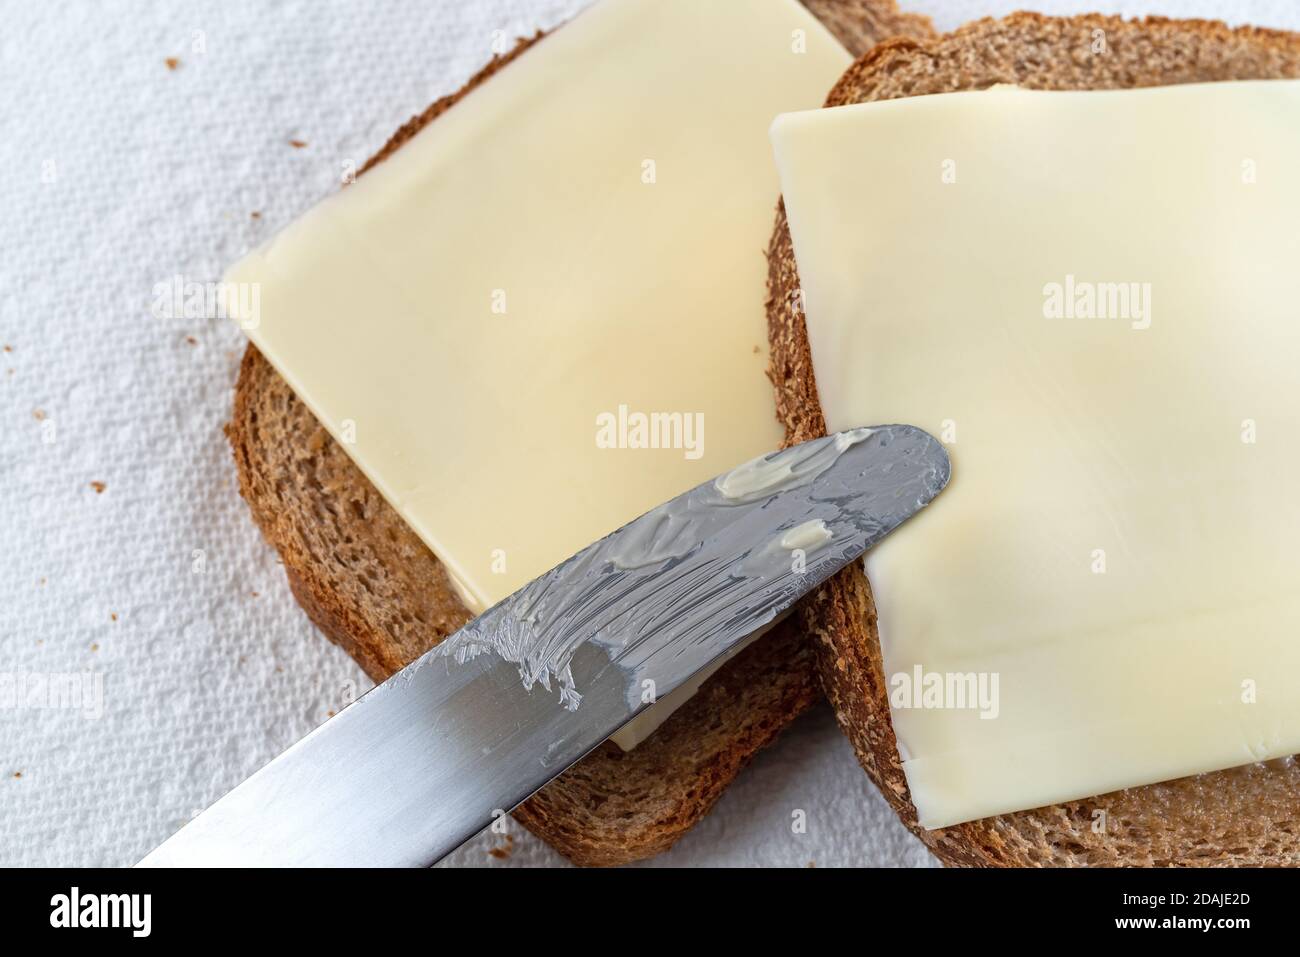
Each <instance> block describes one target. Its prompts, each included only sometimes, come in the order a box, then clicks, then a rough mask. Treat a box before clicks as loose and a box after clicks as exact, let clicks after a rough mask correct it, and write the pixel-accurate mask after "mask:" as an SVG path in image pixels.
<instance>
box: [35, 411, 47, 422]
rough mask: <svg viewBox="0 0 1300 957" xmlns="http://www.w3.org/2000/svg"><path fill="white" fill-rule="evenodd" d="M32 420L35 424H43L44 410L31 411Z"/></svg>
mask: <svg viewBox="0 0 1300 957" xmlns="http://www.w3.org/2000/svg"><path fill="white" fill-rule="evenodd" d="M32 418H33V419H35V420H36V421H37V422H44V421H45V410H44V409H32Z"/></svg>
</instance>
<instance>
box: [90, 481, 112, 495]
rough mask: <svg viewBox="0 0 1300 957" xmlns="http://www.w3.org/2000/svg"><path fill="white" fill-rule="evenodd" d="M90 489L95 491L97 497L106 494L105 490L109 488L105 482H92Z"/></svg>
mask: <svg viewBox="0 0 1300 957" xmlns="http://www.w3.org/2000/svg"><path fill="white" fill-rule="evenodd" d="M90 487H91V488H93V489H94V490H95V494H96V495H102V494H104V489H106V488H108V486H107V485H105V484H104V483H103V482H91V483H90Z"/></svg>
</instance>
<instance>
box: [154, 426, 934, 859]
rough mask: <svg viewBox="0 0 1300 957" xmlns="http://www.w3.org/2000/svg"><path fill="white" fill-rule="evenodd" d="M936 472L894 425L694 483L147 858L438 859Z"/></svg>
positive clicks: (881, 529) (787, 602)
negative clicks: (686, 490) (692, 487)
mask: <svg viewBox="0 0 1300 957" xmlns="http://www.w3.org/2000/svg"><path fill="white" fill-rule="evenodd" d="M948 476H949V462H948V456H947V453H946V452H945V451H944V449H943V447H942V446H941V445H940V444H939V443H938V442H937V441H935V440H934V439H933V438H932V437H931V436H929V435H927V434H926V433H925V432H922V431H921V430H919V429H916V428H912V427H911V426H903V425H888V426H881V427H878V428H864V429H855V430H853V431H850V432H841V433H838V434H836V435H832V436H829V437H827V438H822V439H815V440H813V441H811V442H805V443H803V444H802V445H797V446H794V447H792V448H789V449H785V450H783V451H780V452H775V453H772V454H771V455H767V456H764V457H762V458H759V459H755V460H754V461H752V462H749V463H747V464H745V465H742V466H740V467H739V468H737V469H734V470H732V471H731V472H728V473H726V474H724V475H721V476H719V477H718V478H717V479H714V480H713V481H711V482H706V483H705V484H703V485H700V486H698V487H696V488H694V489H692V490H691V491H689V492H686V493H684V494H682V495H680V496H678V497H677V498H675V499H672V500H671V501H669V502H666V503H665V504H663V505H661V506H659V507H658V508H656V509H654V510H652V511H650V512H647V513H646V514H645V515H642V516H641V517H640V518H638V519H636V520H634V521H632V522H630V523H629V524H627V525H625V526H623V527H622V528H620V529H619V530H618V531H616V532H614V533H613V534H611V535H609V536H607V537H605V538H603V539H601V540H600V541H598V542H596V543H595V544H593V545H590V546H588V547H587V548H585V549H583V550H582V551H581V552H579V553H578V554H577V555H574V556H573V557H572V558H570V559H569V560H568V561H566V562H564V563H563V564H561V565H558V566H557V567H555V568H553V569H552V570H551V571H549V572H547V573H546V574H544V575H542V576H541V577H540V578H538V579H536V580H535V581H533V582H530V583H529V584H528V585H526V586H524V587H523V588H522V589H520V590H519V591H517V592H515V593H514V594H513V595H511V596H509V597H508V598H506V599H505V600H504V601H502V602H500V603H499V604H497V605H494V606H493V607H492V608H490V609H488V610H487V611H486V612H484V613H483V614H482V615H480V616H479V617H478V618H476V619H474V620H473V621H471V622H470V623H469V624H468V625H466V626H465V627H464V628H462V629H461V630H460V631H458V632H456V633H455V634H454V635H452V636H450V637H449V638H447V639H446V640H445V641H443V642H442V644H440V645H439V646H437V647H436V648H434V649H433V650H431V651H429V652H427V653H426V654H425V655H423V656H422V657H421V658H419V659H418V660H416V661H415V662H413V663H412V664H410V665H408V666H407V667H406V668H404V669H403V670H402V671H400V672H398V673H397V674H396V675H394V676H393V677H392V678H390V679H388V680H387V681H385V682H384V683H383V684H381V685H379V686H378V687H376V688H375V689H374V690H372V691H370V692H369V693H368V694H366V695H364V696H363V697H362V698H360V699H359V700H358V701H356V702H355V703H354V704H352V705H351V706H349V707H347V708H345V709H344V710H343V711H341V712H340V713H339V714H338V715H336V716H335V717H334V718H332V719H330V720H329V721H328V722H326V723H325V724H324V725H322V726H321V727H319V728H317V729H316V730H315V731H313V732H312V733H311V734H309V735H307V737H305V738H303V739H302V740H301V741H299V742H298V743H297V744H295V745H294V746H293V747H291V748H289V750H287V751H286V752H284V754H282V755H280V756H279V757H278V758H276V759H275V760H274V761H272V762H271V763H270V764H268V765H267V766H266V767H264V768H262V769H261V770H260V771H258V772H257V773H256V774H254V775H253V776H252V777H250V778H249V779H248V780H246V781H245V782H244V783H242V784H240V785H239V786H238V787H236V788H235V789H234V790H233V791H231V792H230V793H229V794H227V795H226V796H225V797H223V798H221V799H220V800H219V801H217V802H216V803H215V804H213V805H212V807H210V808H208V810H206V811H205V812H203V813H202V814H200V815H199V816H198V817H196V818H195V819H194V820H193V821H191V822H190V823H189V824H187V825H186V826H185V827H184V828H182V829H181V830H180V831H179V832H177V833H176V834H175V835H174V836H173V837H172V838H170V839H169V840H168V841H166V842H165V843H164V844H162V845H161V846H160V847H159V848H157V850H155V851H153V853H151V854H150V855H149V856H148V857H146V858H145V859H144V860H143V861H141V862H140V865H141V866H150V867H168V866H354V865H361V866H402V865H405V866H421V865H428V864H431V863H433V862H435V861H437V860H438V859H439V858H441V857H443V856H444V855H446V854H447V853H449V852H450V851H452V850H454V849H455V848H456V847H457V846H459V845H460V844H461V843H463V842H464V841H465V840H467V839H468V838H470V837H472V836H473V835H474V834H476V833H477V832H478V831H480V830H482V829H483V828H484V827H486V826H487V825H488V824H490V823H491V821H492V819H493V817H494V816H496V815H499V814H502V813H505V812H506V811H509V810H510V809H512V808H513V807H515V806H516V805H518V804H520V803H521V802H523V801H524V800H525V799H527V798H528V797H529V796H530V795H531V794H532V793H533V792H535V791H537V790H538V789H539V788H541V787H542V786H543V785H544V784H546V782H547V781H549V780H550V779H551V778H553V777H555V776H556V775H558V774H560V772H562V771H564V770H565V769H566V768H567V767H569V766H570V765H571V764H573V763H574V762H575V761H577V760H579V759H580V758H582V757H583V756H584V755H585V754H587V753H588V752H589V751H591V750H592V749H593V748H595V747H597V746H598V745H599V744H600V743H601V742H603V741H605V740H606V739H607V738H608V737H609V736H610V735H611V734H613V733H614V732H615V731H617V730H618V729H619V728H620V727H621V726H623V725H624V724H626V723H627V722H628V721H629V720H631V719H632V718H633V717H635V716H636V715H637V714H638V713H639V712H641V711H642V710H644V709H645V708H647V707H649V706H650V705H651V703H652V702H653V701H655V700H656V699H658V698H662V697H663V696H664V695H667V694H668V693H670V692H671V691H672V690H673V689H674V688H677V687H678V686H679V685H681V684H682V682H684V681H686V680H687V679H689V678H690V677H691V676H692V675H694V674H695V673H696V672H698V671H700V670H701V669H702V668H704V667H706V666H707V665H709V664H710V663H711V662H713V661H715V660H716V659H718V658H720V657H721V656H723V655H726V654H727V653H728V652H729V651H731V650H733V649H734V648H735V647H736V646H737V645H738V644H739V643H740V642H741V641H743V640H744V639H745V638H746V637H747V636H749V635H751V634H753V633H754V632H755V631H757V630H758V629H760V628H762V627H763V626H765V625H767V624H768V623H769V622H771V621H772V620H773V619H774V618H775V617H777V616H778V615H779V614H781V613H782V612H783V611H785V610H786V609H787V608H789V607H790V606H791V605H792V604H793V603H794V602H795V601H797V600H798V599H799V598H800V597H801V596H802V595H804V594H805V593H806V592H808V591H810V590H811V589H813V588H814V587H816V586H817V585H818V584H820V583H821V582H823V581H825V580H826V579H827V578H829V577H830V576H831V575H833V574H834V573H835V572H837V571H839V570H840V569H841V568H843V567H845V566H846V565H848V564H849V563H850V562H852V561H854V560H856V559H857V558H859V557H860V556H861V555H862V554H863V552H865V551H866V550H867V549H868V548H870V547H871V546H872V545H874V544H875V543H876V542H878V541H879V540H880V539H881V538H883V537H884V536H885V535H887V534H888V533H889V532H890V531H892V530H893V529H894V528H896V527H897V526H898V525H900V524H901V523H902V522H903V521H905V520H906V519H907V518H909V517H910V516H911V515H913V514H915V513H916V512H917V511H918V510H920V509H921V508H922V507H923V506H925V505H926V504H928V503H929V502H930V501H931V500H932V499H933V498H934V497H935V496H936V495H937V494H938V493H939V492H940V491H941V490H942V489H943V487H944V486H945V485H946V484H947V482H948Z"/></svg>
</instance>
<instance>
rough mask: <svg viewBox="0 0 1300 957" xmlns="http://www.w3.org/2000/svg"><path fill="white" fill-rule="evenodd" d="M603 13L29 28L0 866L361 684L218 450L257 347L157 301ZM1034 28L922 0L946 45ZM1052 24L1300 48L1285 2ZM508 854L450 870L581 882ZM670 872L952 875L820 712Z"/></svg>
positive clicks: (93, 845) (12, 310) (11, 255)
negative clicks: (523, 58)
mask: <svg viewBox="0 0 1300 957" xmlns="http://www.w3.org/2000/svg"><path fill="white" fill-rule="evenodd" d="M583 5H584V4H583V3H582V2H581V0H534V2H527V0H474V2H472V3H471V2H453V0H444V2H427V3H417V2H398V0H389V2H379V3H366V4H358V3H352V2H346V0H335V2H329V3H322V2H315V3H302V2H294V3H284V4H277V5H269V4H264V3H257V2H253V0H238V2H234V0H228V2H224V3H210V4H200V3H177V2H169V3H162V2H155V3H141V2H135V3H125V2H120V3H99V4H92V3H89V2H86V3H65V4H34V3H16V2H14V3H9V4H6V6H5V8H4V10H3V12H4V19H5V24H6V27H5V31H4V33H3V35H0V89H2V90H3V91H4V97H3V99H4V103H3V107H0V110H2V112H0V169H3V170H4V171H5V175H4V176H3V177H0V224H3V233H0V346H2V347H3V352H0V529H2V530H3V531H2V533H0V534H2V538H0V607H3V608H4V609H5V614H4V616H3V618H2V619H0V681H7V682H9V685H8V688H7V689H6V687H5V686H3V685H0V700H3V698H4V697H5V694H4V693H5V692H6V690H7V691H8V692H12V691H14V690H15V688H14V682H18V681H22V682H24V683H25V685H24V687H25V690H26V692H27V695H26V697H25V698H24V700H23V701H22V702H20V706H18V707H3V708H0V865H16V864H25V865H36V864H41V865H125V864H129V863H132V862H133V861H135V860H137V859H138V858H139V857H141V856H142V855H143V854H145V853H146V852H147V851H148V850H149V849H151V848H152V847H153V846H155V845H156V844H157V843H159V842H160V841H161V840H163V839H164V838H165V837H166V836H167V835H169V834H170V833H171V832H172V831H174V830H175V829H176V828H177V827H179V826H180V825H181V824H183V823H184V822H185V821H186V820H187V819H188V818H189V817H190V816H191V815H192V814H193V813H195V812H196V811H197V810H198V809H200V808H202V807H204V806H206V805H207V804H209V803H210V802H211V801H213V800H214V799H216V798H217V797H219V796H220V795H221V794H222V793H224V792H225V791H227V790H229V789H230V788H231V787H233V786H234V785H235V784H237V783H238V782H239V781H240V780H242V779H243V778H244V777H246V776H247V775H248V774H249V773H251V772H252V771H253V770H255V769H256V768H257V767H259V766H260V765H262V764H263V763H265V762H266V761H267V760H269V759H270V758H272V757H273V756H275V755H276V754H277V753H278V752H279V751H281V750H282V749H284V748H285V747H286V746H288V745H289V744H291V743H292V742H293V741H295V740H296V739H298V738H299V737H301V736H302V735H303V734H305V733H306V732H307V731H309V730H311V729H312V728H313V727H315V726H316V725H318V724H319V723H320V722H322V721H323V720H325V719H326V718H327V716H328V715H329V714H330V712H332V711H335V710H337V709H338V708H340V707H342V706H343V704H344V703H345V702H347V701H349V700H352V699H353V698H354V697H355V696H356V695H357V694H359V693H360V692H362V691H364V690H365V689H366V688H368V687H369V682H368V681H367V680H366V679H365V677H364V676H363V675H362V674H361V672H360V670H359V669H357V668H356V666H355V665H353V664H352V662H351V661H350V660H349V659H348V658H347V656H346V655H345V654H343V652H341V651H339V650H338V649H337V648H335V647H334V646H333V645H331V644H329V643H328V642H327V641H326V640H325V639H324V638H323V637H322V636H321V635H319V634H318V633H317V632H316V631H315V629H314V628H313V627H312V626H311V625H310V624H309V623H308V622H307V620H306V618H305V617H304V616H303V614H302V613H301V611H300V610H299V609H298V608H297V606H296V605H295V604H294V602H293V600H292V598H291V597H290V595H289V591H288V588H287V586H286V584H285V581H284V576H283V572H282V570H281V568H280V567H279V566H278V564H277V562H276V559H275V556H274V554H273V552H272V551H271V550H270V549H269V548H268V547H267V546H266V545H265V544H264V543H263V542H262V541H261V539H260V538H259V537H258V534H257V532H256V530H255V529H254V527H253V525H252V522H251V520H250V518H249V516H248V513H247V510H246V508H245V507H244V505H243V502H242V501H241V500H240V499H239V496H238V493H237V491H236V488H235V481H234V469H233V465H232V463H231V460H230V455H229V452H228V449H227V446H226V443H225V440H224V438H223V436H222V434H221V425H222V424H223V422H224V421H225V420H226V418H227V416H228V414H229V409H230V401H231V390H232V387H233V384H234V380H235V372H236V368H237V363H238V357H239V355H240V353H241V352H242V349H243V341H242V339H241V336H240V334H239V332H238V331H237V330H236V329H235V328H233V327H232V326H231V325H229V324H227V323H224V322H220V321H213V320H207V319H183V318H175V319H164V318H158V316H157V315H155V312H154V310H153V309H152V308H151V303H152V301H153V299H154V288H155V285H156V284H158V283H166V282H168V281H170V280H171V278H172V277H173V276H177V275H181V276H184V277H186V278H187V279H199V280H205V279H214V278H216V277H217V276H219V274H220V272H221V271H222V269H223V268H224V266H226V265H227V264H228V263H230V262H232V261H234V260H235V259H236V258H238V257H239V256H240V255H241V254H242V253H244V252H245V251H247V250H248V249H249V248H250V247H251V246H253V245H254V244H255V243H257V242H259V241H260V240H262V239H264V238H265V237H267V236H269V235H271V234H272V233H273V232H274V231H275V230H276V229H277V228H279V227H280V226H282V225H284V224H285V223H287V222H289V221H290V220H291V219H292V218H293V217H294V216H296V215H297V214H299V213H301V212H302V211H303V210H304V209H306V208H308V207H309V206H310V205H311V204H312V203H313V202H315V201H316V200H317V199H319V198H320V197H322V196H324V195H326V194H327V193H329V192H331V191H332V190H334V189H336V188H337V184H338V182H339V179H340V175H341V173H342V172H343V171H344V170H345V169H347V168H349V164H350V167H351V168H355V167H356V166H359V165H360V163H361V162H362V161H364V160H365V159H366V158H367V157H368V156H370V155H371V154H373V153H374V152H375V151H376V150H377V149H378V147H379V146H380V145H381V144H382V143H383V142H384V140H385V139H386V138H387V136H388V135H389V133H391V132H392V131H393V130H394V129H396V128H397V127H398V126H399V125H400V124H401V123H402V122H404V121H405V120H406V119H407V118H408V117H409V116H410V115H411V114H413V113H415V112H418V111H419V110H420V109H422V108H423V107H424V106H425V105H427V104H428V103H429V102H431V101H432V100H433V99H435V98H436V97H438V96H439V95H441V94H443V93H446V92H449V91H451V90H453V89H455V88H456V87H458V86H459V85H460V84H461V83H462V82H463V81H464V79H465V78H466V77H468V76H469V75H470V74H471V73H473V72H474V70H476V69H477V68H478V67H479V66H480V65H481V64H482V63H483V62H484V61H485V60H486V59H487V58H488V57H489V56H490V53H491V44H492V42H493V36H494V31H501V32H502V33H503V34H504V35H506V36H509V37H514V36H516V35H522V34H530V33H531V32H532V31H533V30H534V29H535V28H537V27H539V26H542V27H547V26H552V25H555V24H557V23H559V22H561V21H562V20H563V19H565V18H566V17H568V16H570V15H571V14H572V13H573V12H575V11H576V10H577V9H580V8H581V7H582V6H583ZM1025 5H1026V4H1025V2H1024V0H1005V2H1003V0H951V2H943V0H929V2H915V3H910V4H904V6H907V7H909V8H912V9H917V10H921V11H922V12H926V13H930V14H931V15H933V16H935V17H936V21H937V24H938V26H940V27H941V28H945V29H947V28H951V27H953V26H956V25H957V24H958V23H960V22H962V21H963V20H965V19H969V18H971V17H975V16H980V15H984V14H1001V13H1005V12H1009V11H1010V10H1012V9H1015V8H1018V7H1021V6H1025ZM1041 6H1042V7H1044V8H1047V9H1049V10H1050V11H1052V12H1079V11H1083V10H1087V9H1095V8H1101V9H1104V10H1106V11H1118V12H1125V13H1143V12H1160V13H1166V14H1170V15H1194V16H1218V17H1222V18H1225V19H1228V20H1230V21H1233V22H1242V21H1250V22H1256V23H1260V24H1263V25H1270V26H1290V27H1293V28H1294V27H1300V10H1298V9H1297V6H1296V5H1295V4H1294V3H1292V2H1289V0H1276V2H1268V0H1259V2H1254V3H1250V2H1246V3H1236V4H1227V3H1216V2H1213V0H1203V2H1190V0H1189V2H1183V3H1179V2H1176V0H1166V2H1163V3H1160V2H1155V0H1153V2H1151V3H1150V4H1141V3H1103V2H1083V3H1050V4H1049V3H1043V4H1041ZM169 58H175V60H176V61H178V62H176V63H175V64H174V66H169V65H168V62H167V61H168V59H169ZM295 143H296V144H300V145H295ZM47 676H52V685H47V686H46V687H44V688H42V686H41V685H40V684H39V682H40V681H41V680H42V679H43V678H45V677H47ZM51 686H53V687H56V688H57V689H58V692H57V693H53V694H52V693H51V692H50V687H51ZM97 688H99V689H102V713H101V714H98V716H96V715H95V714H93V713H92V712H94V711H95V710H96V704H97V703H99V702H100V701H101V699H100V697H99V695H98V693H97V690H96V689H97ZM83 692H84V693H85V694H84V700H83V701H82V706H81V707H79V708H76V707H67V706H66V705H67V704H69V703H70V702H72V701H73V700H74V699H73V698H72V695H74V694H75V695H78V696H80V695H81V694H82V693H83ZM52 699H54V700H53V701H52ZM42 703H43V704H46V705H49V704H51V703H54V704H60V703H61V704H63V705H65V706H63V707H38V706H37V705H39V704H42ZM797 811H803V812H804V814H805V815H806V819H807V830H806V833H802V834H795V833H793V831H792V828H791V822H792V820H793V817H794V815H795V813H796V812H797ZM510 836H511V838H512V840H511V841H509V842H508V841H507V840H506V839H505V838H503V837H501V836H497V835H492V834H485V835H482V836H480V837H479V838H478V839H476V840H475V841H473V842H471V843H470V844H469V845H467V846H466V847H465V848H462V849H461V850H460V851H459V852H457V853H456V854H455V855H454V856H453V857H452V858H451V859H450V860H449V861H448V864H450V865H492V866H509V865H520V864H554V863H559V862H560V858H559V857H558V855H556V854H555V853H554V852H552V851H551V850H550V849H549V848H547V847H546V846H545V845H543V844H542V843H541V842H539V841H537V840H535V839H533V838H531V837H530V836H529V835H527V834H526V833H524V832H523V831H522V829H521V828H519V827H518V826H517V825H511V835H510ZM504 848H508V849H509V854H508V855H505V856H501V855H497V854H493V853H491V852H492V851H493V850H494V849H497V850H500V849H504ZM651 863H653V864H660V865H697V864H717V865H760V864H772V865H805V864H809V863H816V864H818V865H821V866H827V865H836V864H872V863H885V864H900V865H928V864H929V863H931V858H930V857H929V855H928V854H927V853H926V852H925V851H924V849H923V848H922V847H921V845H920V844H919V842H917V841H915V840H914V839H913V838H912V837H911V836H910V835H908V834H907V833H906V832H905V831H904V830H903V829H902V827H901V826H900V825H899V824H898V823H897V821H896V820H895V819H894V817H893V815H892V814H891V813H890V812H889V811H888V809H887V808H886V806H885V804H884V802H883V800H882V799H881V798H880V797H879V795H877V794H876V793H875V791H874V789H873V788H872V787H871V785H870V784H869V782H868V781H867V779H866V777H865V776H864V775H863V774H862V773H861V771H860V770H859V769H858V768H857V765H856V763H855V761H854V759H853V755H852V752H851V750H850V748H849V746H848V744H847V743H846V742H845V741H844V739H843V738H842V737H841V736H840V735H839V733H838V731H837V730H836V729H835V727H834V722H833V721H832V720H831V718H830V716H829V714H828V713H827V712H826V711H825V710H824V709H823V710H821V711H819V712H817V713H815V714H814V715H812V716H810V717H808V718H805V719H804V720H802V721H800V722H799V723H797V724H796V725H795V726H794V727H793V728H792V729H791V730H790V731H789V732H788V733H787V734H786V736H785V737H784V738H783V739H782V740H781V742H780V743H779V744H778V745H777V746H776V747H774V748H773V749H771V750H769V751H767V752H765V753H764V754H763V755H761V756H760V757H759V759H758V760H757V761H756V762H755V764H754V766H753V767H752V768H751V769H749V770H748V771H746V773H745V774H744V775H742V777H741V779H740V780H739V781H738V782H737V783H736V784H735V785H734V786H733V787H732V788H731V789H730V790H729V791H728V792H727V794H726V795H725V796H724V798H723V799H722V801H721V802H720V804H719V805H718V808H717V809H716V810H715V812H714V813H713V814H712V815H710V816H709V817H708V818H707V819H706V820H705V821H704V823H703V824H701V825H700V826H699V827H698V828H696V829H695V831H693V832H692V833H691V834H690V835H689V836H688V837H687V838H685V839H684V840H683V841H682V842H681V843H680V844H679V845H678V846H677V847H676V848H675V849H674V850H673V851H671V852H670V853H668V854H666V855H663V856H661V857H660V858H658V859H656V860H655V861H653V862H651Z"/></svg>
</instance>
